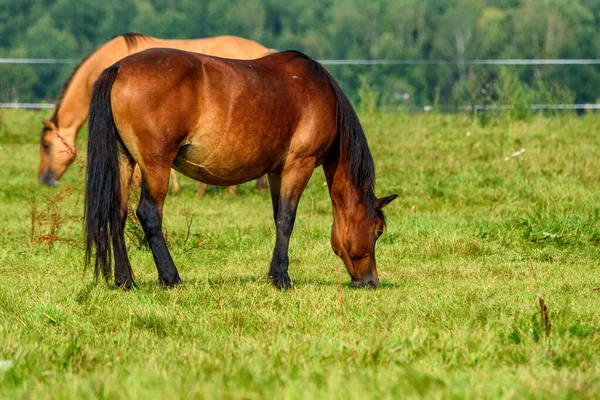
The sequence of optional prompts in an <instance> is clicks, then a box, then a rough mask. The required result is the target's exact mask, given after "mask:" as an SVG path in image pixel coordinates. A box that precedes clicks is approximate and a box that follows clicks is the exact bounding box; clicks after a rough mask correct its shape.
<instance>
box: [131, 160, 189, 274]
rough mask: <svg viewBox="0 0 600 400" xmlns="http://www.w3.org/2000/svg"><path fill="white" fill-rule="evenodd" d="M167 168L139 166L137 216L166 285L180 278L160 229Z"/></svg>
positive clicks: (166, 188)
mask: <svg viewBox="0 0 600 400" xmlns="http://www.w3.org/2000/svg"><path fill="white" fill-rule="evenodd" d="M169 169H170V165H168V166H166V167H159V166H154V167H152V168H148V167H146V168H142V193H141V196H140V203H139V205H138V208H137V216H138V218H139V220H140V222H141V224H142V228H144V233H145V234H146V238H147V239H148V243H149V244H150V249H151V250H152V255H153V256H154V261H155V262H156V268H157V270H158V281H159V282H160V283H161V284H163V285H166V286H174V285H177V284H179V283H181V279H180V278H179V273H178V272H177V268H176V267H175V263H173V259H172V258H171V254H170V253H169V249H168V248H167V243H166V241H165V237H164V236H163V232H162V212H163V204H164V200H165V197H166V196H167V192H168V191H169Z"/></svg>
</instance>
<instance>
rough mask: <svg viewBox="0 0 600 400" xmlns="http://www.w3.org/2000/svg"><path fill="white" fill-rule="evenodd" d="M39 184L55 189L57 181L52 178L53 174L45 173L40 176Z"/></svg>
mask: <svg viewBox="0 0 600 400" xmlns="http://www.w3.org/2000/svg"><path fill="white" fill-rule="evenodd" d="M40 183H41V184H42V185H48V186H50V187H57V186H58V185H59V183H58V181H57V180H56V179H55V178H54V172H51V171H47V172H44V173H43V174H41V175H40Z"/></svg>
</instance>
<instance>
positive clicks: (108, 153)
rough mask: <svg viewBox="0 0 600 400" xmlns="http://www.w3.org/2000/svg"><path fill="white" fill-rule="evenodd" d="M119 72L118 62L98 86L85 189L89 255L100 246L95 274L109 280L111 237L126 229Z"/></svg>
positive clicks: (89, 136)
mask: <svg viewBox="0 0 600 400" xmlns="http://www.w3.org/2000/svg"><path fill="white" fill-rule="evenodd" d="M118 72H119V67H118V64H115V65H113V66H111V67H109V68H107V69H106V70H104V72H103V73H102V75H100V77H99V78H98V80H97V81H96V83H95V85H94V91H93V92H92V100H91V105H90V117H89V122H88V132H89V133H88V151H87V171H86V192H85V242H86V247H85V256H86V266H87V265H89V264H90V259H91V257H92V247H93V246H94V245H95V246H96V261H95V264H94V274H95V276H96V278H98V276H99V275H100V272H102V275H103V276H104V279H105V280H106V281H107V282H108V280H109V278H110V276H111V274H112V257H111V248H110V236H111V233H112V234H113V235H115V234H119V233H121V232H119V231H122V230H123V226H122V224H121V223H120V204H121V190H120V186H121V185H120V176H119V175H120V172H119V158H118V150H119V143H118V141H119V140H120V139H119V133H118V131H117V127H116V126H115V122H114V120H113V114H112V107H111V103H110V93H111V90H112V86H113V83H114V82H115V80H116V78H117V74H118Z"/></svg>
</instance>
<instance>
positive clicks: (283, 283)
mask: <svg viewBox="0 0 600 400" xmlns="http://www.w3.org/2000/svg"><path fill="white" fill-rule="evenodd" d="M273 286H275V287H276V288H277V289H279V290H288V289H289V288H291V287H292V280H291V279H290V277H289V276H288V274H285V275H282V276H276V277H273Z"/></svg>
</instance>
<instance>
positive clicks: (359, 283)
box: [350, 275, 379, 289]
mask: <svg viewBox="0 0 600 400" xmlns="http://www.w3.org/2000/svg"><path fill="white" fill-rule="evenodd" d="M350 285H351V286H352V287H355V288H370V289H377V286H379V278H377V277H376V276H372V275H371V276H366V277H363V278H362V279H357V280H354V279H353V280H352V282H351V283H350Z"/></svg>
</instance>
